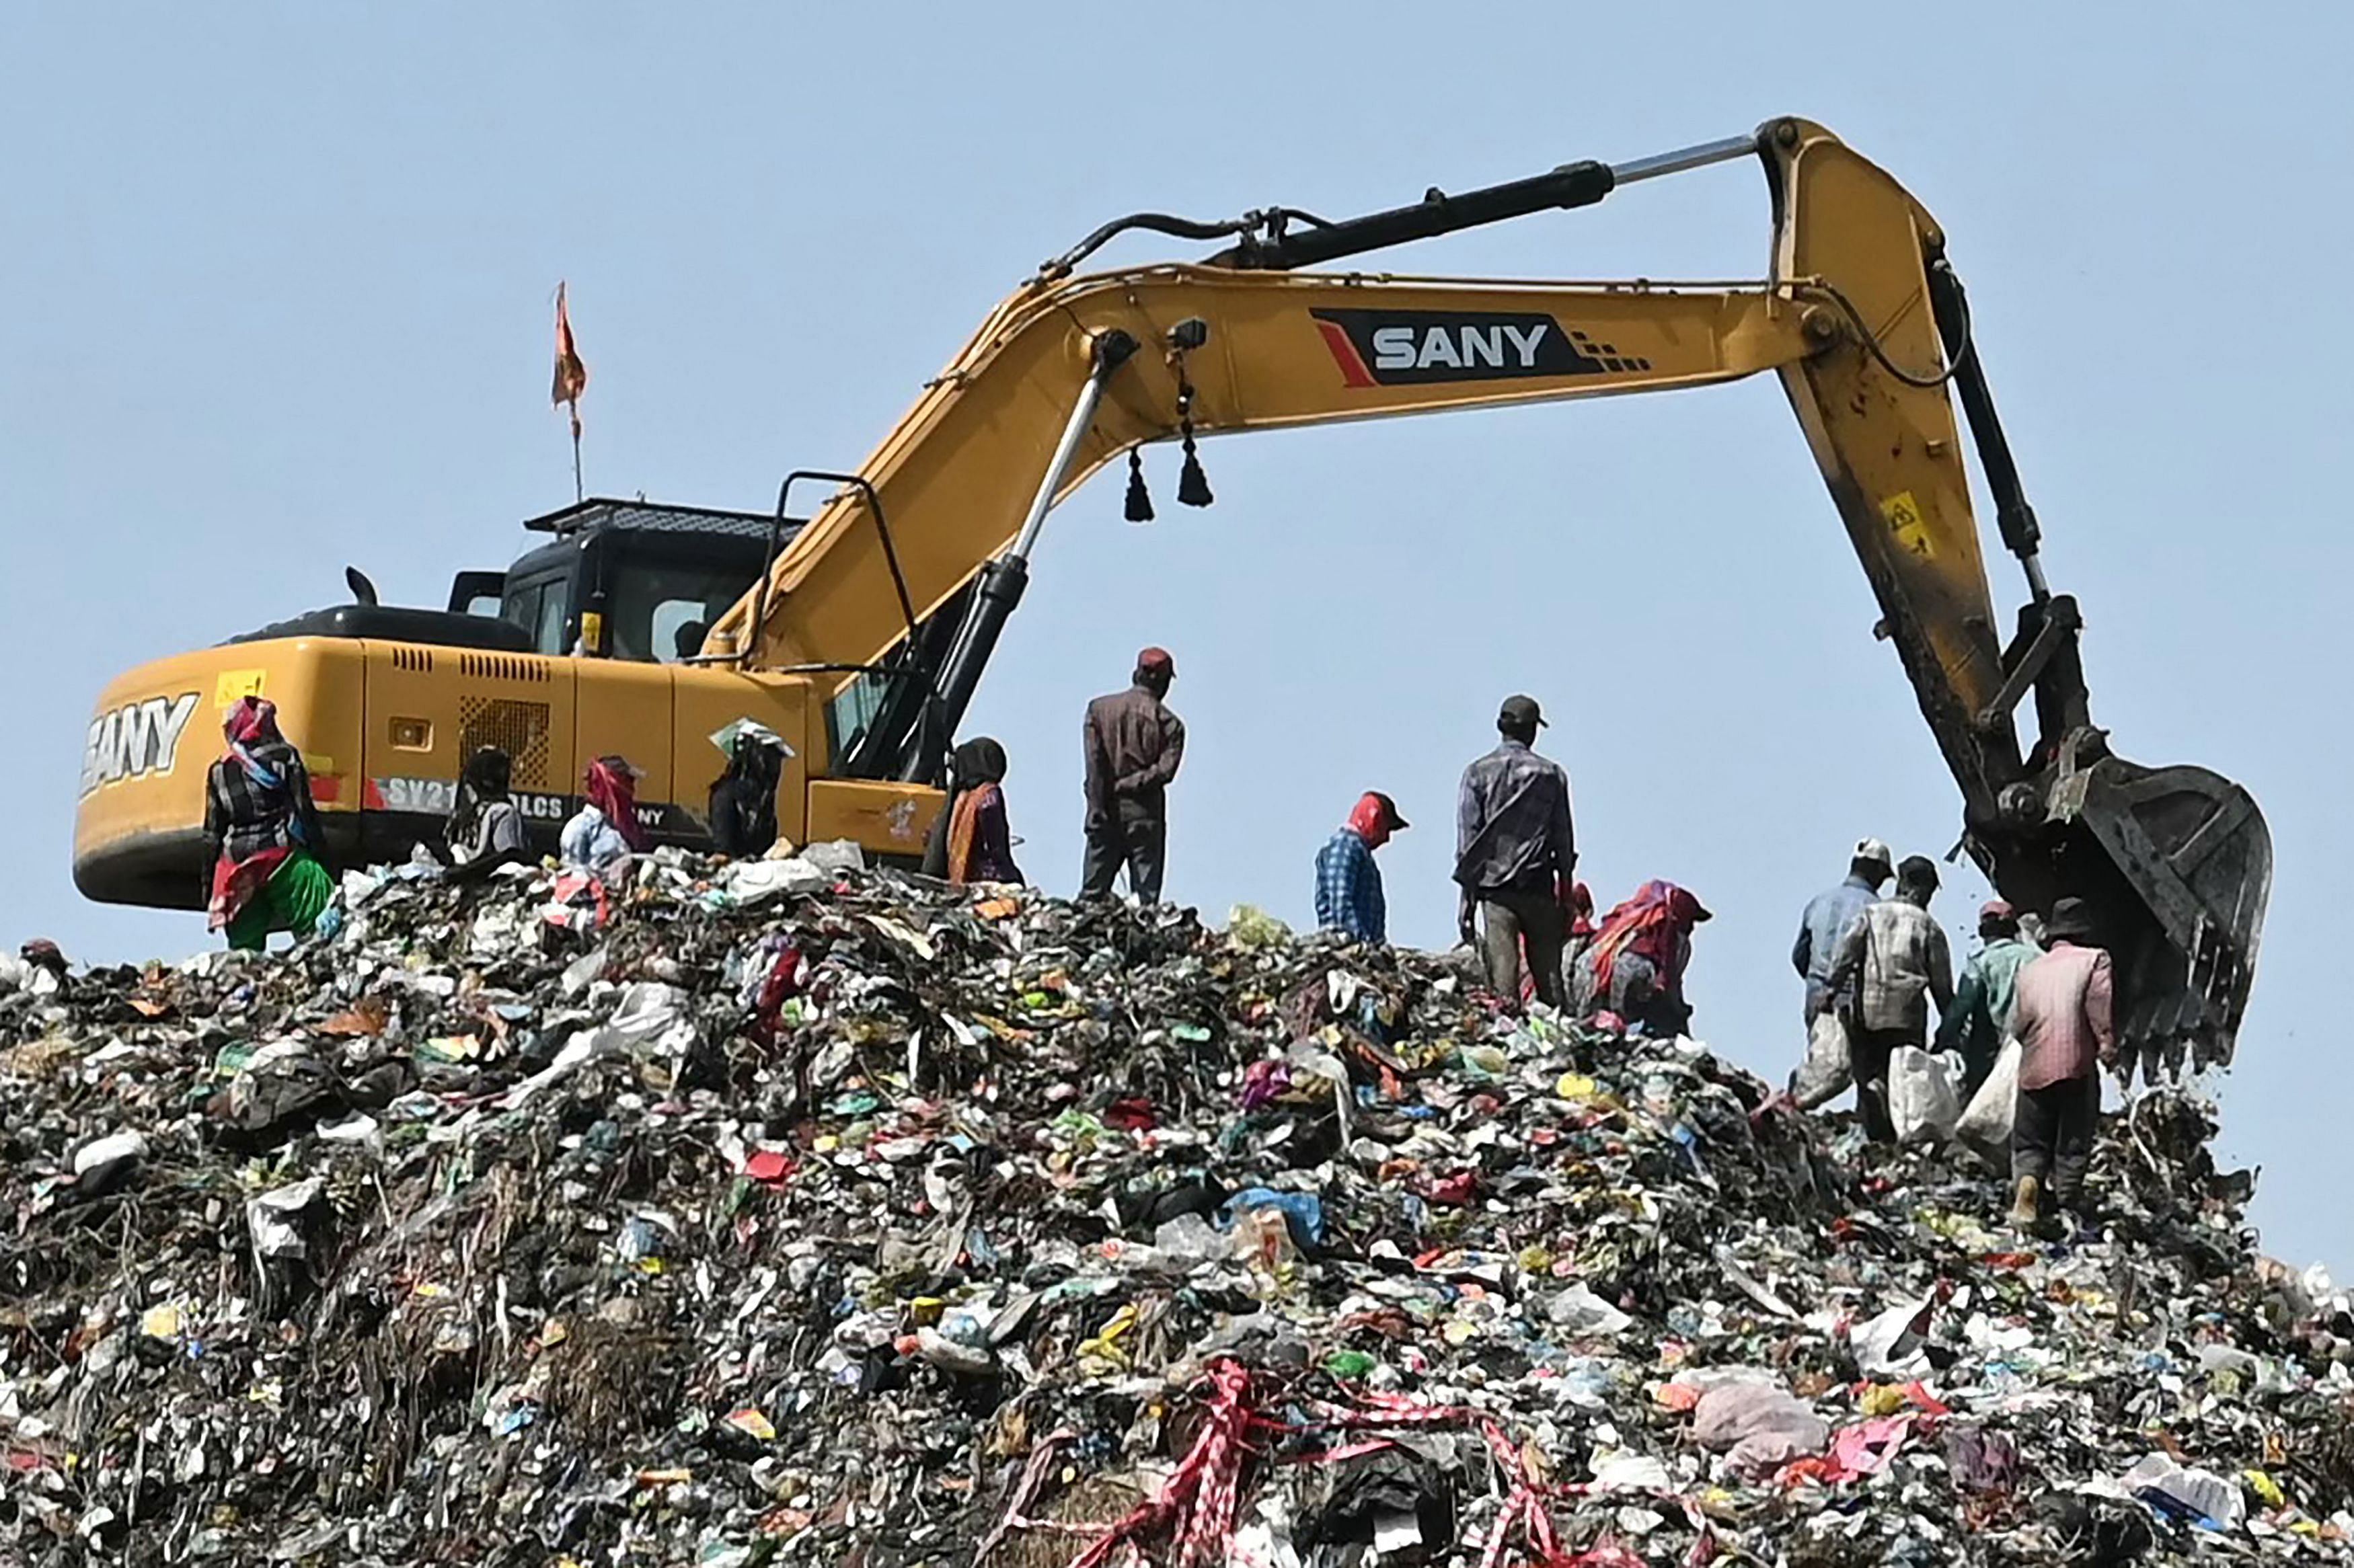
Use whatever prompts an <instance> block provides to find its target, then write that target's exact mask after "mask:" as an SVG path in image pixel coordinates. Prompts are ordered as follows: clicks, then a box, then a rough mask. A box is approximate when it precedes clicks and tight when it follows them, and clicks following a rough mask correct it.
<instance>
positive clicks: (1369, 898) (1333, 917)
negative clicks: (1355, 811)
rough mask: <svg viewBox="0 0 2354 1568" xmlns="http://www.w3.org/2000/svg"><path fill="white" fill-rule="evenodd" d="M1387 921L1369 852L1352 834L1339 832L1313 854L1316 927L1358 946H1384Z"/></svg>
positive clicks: (1346, 830) (1376, 870)
mask: <svg viewBox="0 0 2354 1568" xmlns="http://www.w3.org/2000/svg"><path fill="white" fill-rule="evenodd" d="M1389 919H1390V916H1389V907H1388V906H1387V905H1385V904H1384V902H1383V901H1382V872H1381V867H1379V866H1377V865H1375V864H1374V863H1373V851H1371V850H1369V849H1367V848H1366V847H1365V841H1364V840H1363V839H1361V838H1359V837H1358V836H1357V834H1356V830H1354V829H1353V828H1342V829H1341V831H1340V832H1337V833H1334V834H1333V835H1332V836H1331V838H1330V839H1329V840H1327V841H1326V842H1325V844H1324V847H1323V848H1322V849H1320V850H1318V851H1317V852H1316V924H1317V925H1319V926H1320V927H1323V928H1324V929H1325V930H1327V931H1339V932H1341V933H1343V934H1344V935H1347V936H1351V937H1354V938H1356V939H1357V940H1358V941H1360V942H1386V941H1388V940H1389Z"/></svg>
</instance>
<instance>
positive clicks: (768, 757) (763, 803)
mask: <svg viewBox="0 0 2354 1568" xmlns="http://www.w3.org/2000/svg"><path fill="white" fill-rule="evenodd" d="M727 745H728V750H727V771H726V772H725V773H723V774H721V775H720V776H719V777H718V779H716V780H715V781H714V782H713V784H712V786H711V843H712V847H713V848H715V849H716V850H717V851H718V852H719V853H721V854H725V855H736V856H738V857H744V858H749V857H752V856H756V855H764V854H766V853H769V850H770V849H772V848H774V847H775V845H776V842H777V780H778V779H781V778H783V777H784V772H785V743H784V742H783V741H781V740H779V739H778V738H777V736H776V733H775V732H774V731H773V730H770V729H769V728H767V727H766V726H761V725H757V724H751V723H745V724H741V725H738V726H737V728H736V734H735V736H734V737H733V738H732V739H730V740H729V741H728V743H727Z"/></svg>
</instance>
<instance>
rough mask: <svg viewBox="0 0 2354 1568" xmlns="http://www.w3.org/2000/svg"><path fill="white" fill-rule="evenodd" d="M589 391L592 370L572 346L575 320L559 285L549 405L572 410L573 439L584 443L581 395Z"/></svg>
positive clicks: (562, 288) (557, 288)
mask: <svg viewBox="0 0 2354 1568" xmlns="http://www.w3.org/2000/svg"><path fill="white" fill-rule="evenodd" d="M587 390H588V366H586V365H583V364H582V363H581V362H580V351H579V349H578V348H577V347H575V346H574V345H573V342H572V318H571V317H570V316H569V315H567V314H566V313H565V309H564V285H563V284H562V283H558V284H557V285H556V381H555V384H554V385H553V386H552V387H549V389H548V394H547V397H548V401H549V402H551V403H568V404H570V405H571V406H572V439H573V440H579V439H580V394H581V393H583V392H586V391H587Z"/></svg>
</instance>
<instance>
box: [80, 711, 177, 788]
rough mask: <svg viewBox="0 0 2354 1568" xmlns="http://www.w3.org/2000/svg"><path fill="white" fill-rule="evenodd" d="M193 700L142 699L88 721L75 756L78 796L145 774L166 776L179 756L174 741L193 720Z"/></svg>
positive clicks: (140, 777) (141, 776) (139, 777)
mask: <svg viewBox="0 0 2354 1568" xmlns="http://www.w3.org/2000/svg"><path fill="white" fill-rule="evenodd" d="M195 715H196V693H194V692H183V693H181V694H179V695H178V696H176V697H148V698H146V699H144V700H143V701H141V702H135V703H125V704H124V705H122V706H121V707H119V708H115V709H113V710H111V712H108V713H102V714H101V715H98V716H97V717H96V718H94V719H92V720H90V738H89V740H88V741H87V742H86V743H84V745H83V747H82V752H81V792H82V793H83V794H84V795H89V794H91V793H93V792H95V791H96V790H97V789H100V788H101V786H103V785H108V784H113V783H116V782H119V781H120V780H122V779H142V778H144V777H146V776H147V775H148V774H150V773H169V772H171V771H172V763H173V761H174V760H175V758H177V756H178V755H179V750H180V736H181V735H182V733H183V732H185V731H186V729H187V727H188V720H189V719H191V718H192V717H194V716H195Z"/></svg>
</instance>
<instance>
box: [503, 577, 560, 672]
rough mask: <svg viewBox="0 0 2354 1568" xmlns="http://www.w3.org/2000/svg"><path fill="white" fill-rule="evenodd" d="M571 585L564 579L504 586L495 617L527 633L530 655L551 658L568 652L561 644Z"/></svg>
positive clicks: (549, 578)
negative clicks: (531, 653) (528, 634)
mask: <svg viewBox="0 0 2354 1568" xmlns="http://www.w3.org/2000/svg"><path fill="white" fill-rule="evenodd" d="M571 599H572V582H571V579H570V578H569V577H561V576H558V577H538V578H535V579H534V580H532V581H530V582H523V583H514V582H511V583H509V584H508V585H507V591H506V598H505V599H504V601H503V602H502V605H501V608H500V610H499V616H500V619H502V620H509V621H512V622H514V624H515V625H517V626H520V627H522V628H523V629H524V630H525V631H528V632H530V633H531V646H532V652H535V653H545V654H547V655H548V656H549V657H551V658H556V657H560V656H561V655H563V654H566V653H568V652H571V648H570V647H569V645H568V644H567V641H566V640H565V632H566V630H567V623H568V622H569V620H570V619H571V609H572V603H571Z"/></svg>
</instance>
